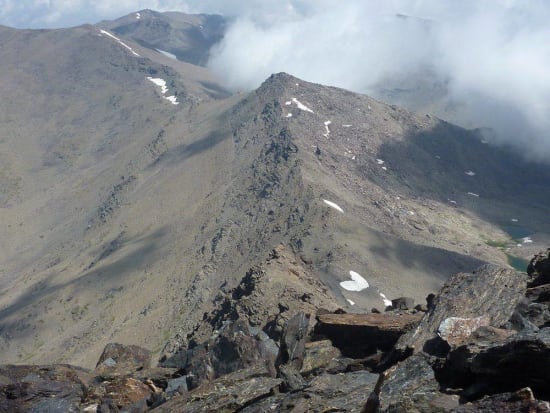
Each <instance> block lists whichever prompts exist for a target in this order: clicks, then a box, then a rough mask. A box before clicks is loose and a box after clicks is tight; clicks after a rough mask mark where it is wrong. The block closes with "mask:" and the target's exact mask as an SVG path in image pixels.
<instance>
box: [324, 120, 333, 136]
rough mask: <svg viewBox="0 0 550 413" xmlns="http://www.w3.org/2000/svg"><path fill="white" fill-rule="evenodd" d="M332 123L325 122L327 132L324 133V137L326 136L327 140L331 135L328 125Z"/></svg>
mask: <svg viewBox="0 0 550 413" xmlns="http://www.w3.org/2000/svg"><path fill="white" fill-rule="evenodd" d="M331 123H332V122H331V121H330V120H327V121H326V122H325V131H326V132H325V133H323V136H324V137H325V138H328V136H329V135H330V129H329V127H328V125H330V124H331Z"/></svg>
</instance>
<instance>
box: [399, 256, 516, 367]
mask: <svg viewBox="0 0 550 413" xmlns="http://www.w3.org/2000/svg"><path fill="white" fill-rule="evenodd" d="M526 278H527V277H526V276H525V275H524V274H522V273H519V272H516V271H514V270H511V269H508V268H501V267H498V266H495V265H490V264H487V265H483V266H481V267H480V268H478V269H477V270H475V271H474V272H473V273H459V274H455V275H453V276H452V277H451V278H450V279H449V281H447V282H446V283H445V285H444V286H443V288H442V289H441V291H440V293H439V294H438V295H437V296H436V297H435V298H434V299H433V301H432V304H431V305H430V306H429V310H428V312H427V313H426V314H425V315H424V317H423V318H422V320H421V321H420V323H419V324H418V326H417V327H416V328H415V329H413V330H412V331H409V332H408V333H407V334H405V335H403V336H402V337H401V338H400V339H399V341H398V342H397V344H396V349H395V350H396V351H395V352H394V354H393V355H392V358H393V359H399V358H401V357H402V356H403V355H404V354H407V353H408V352H410V351H425V352H427V353H430V354H439V353H440V352H441V351H443V352H446V351H448V346H447V345H446V344H445V343H443V342H442V340H441V339H440V338H439V337H438V335H437V330H438V328H439V326H440V325H441V323H442V322H443V320H445V319H447V318H449V317H460V318H476V317H480V316H486V317H487V318H488V320H489V324H490V325H492V326H494V327H500V326H502V325H503V324H504V323H506V322H507V321H508V319H509V318H510V316H511V315H512V313H513V312H514V309H515V307H516V305H517V303H518V302H519V300H520V299H521V298H522V296H523V295H524V294H525V290H526ZM441 343H443V344H445V346H446V347H442V346H441Z"/></svg>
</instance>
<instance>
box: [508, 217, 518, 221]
mask: <svg viewBox="0 0 550 413" xmlns="http://www.w3.org/2000/svg"><path fill="white" fill-rule="evenodd" d="M510 221H512V222H518V219H516V218H512V219H511V220H510Z"/></svg>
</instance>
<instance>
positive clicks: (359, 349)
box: [315, 313, 422, 358]
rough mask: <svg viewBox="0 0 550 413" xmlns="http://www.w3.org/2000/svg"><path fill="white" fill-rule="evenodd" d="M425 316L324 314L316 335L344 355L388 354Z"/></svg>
mask: <svg viewBox="0 0 550 413" xmlns="http://www.w3.org/2000/svg"><path fill="white" fill-rule="evenodd" d="M421 317H422V315H421V314H393V313H384V314H376V313H368V314H323V315H319V316H318V317H317V320H318V323H317V324H316V326H315V335H317V336H322V337H326V338H328V339H330V341H332V343H333V345H334V346H335V347H337V348H338V349H339V350H340V351H341V352H342V354H343V355H344V356H346V357H353V358H362V357H365V356H367V355H370V354H373V353H375V352H376V350H378V349H381V350H384V351H387V350H389V349H391V347H392V346H393V345H394V344H395V342H396V341H397V339H398V338H399V337H400V336H401V335H403V334H404V333H406V332H407V331H410V330H411V329H413V328H414V327H416V325H417V324H418V322H419V321H420V318H421Z"/></svg>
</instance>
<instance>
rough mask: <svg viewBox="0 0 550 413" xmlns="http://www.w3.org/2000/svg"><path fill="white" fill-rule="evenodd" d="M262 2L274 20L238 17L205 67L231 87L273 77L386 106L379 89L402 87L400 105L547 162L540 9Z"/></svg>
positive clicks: (549, 105) (545, 44)
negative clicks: (477, 129)
mask: <svg viewBox="0 0 550 413" xmlns="http://www.w3.org/2000/svg"><path fill="white" fill-rule="evenodd" d="M266 3H269V5H271V6H274V5H275V4H274V3H276V4H277V5H281V7H280V8H279V9H278V14H277V18H276V19H265V18H263V17H262V16H265V13H266V12H268V13H277V9H276V8H269V7H268V5H265V4H264V5H263V6H262V7H263V9H264V10H262V13H255V10H254V9H247V10H242V15H239V17H238V18H237V20H236V21H235V22H234V23H233V25H232V26H231V27H230V29H229V31H228V33H227V35H226V37H225V39H224V40H223V42H222V43H220V44H219V45H218V46H217V47H216V48H215V49H214V53H213V55H212V58H211V60H210V62H209V66H210V67H211V68H212V69H213V70H214V71H216V72H217V73H218V74H219V76H221V77H222V78H223V79H224V81H225V82H226V83H227V84H228V85H229V86H230V87H232V88H233V89H235V90H239V89H244V90H248V89H252V88H255V87H257V86H258V85H259V84H260V83H261V82H262V81H263V80H264V79H265V78H266V77H268V76H269V75H270V74H271V73H274V72H279V71H285V72H288V73H291V74H293V75H295V76H297V77H300V78H303V79H305V80H309V81H313V82H319V83H324V84H330V85H335V86H340V87H344V88H347V89H351V90H355V91H359V92H364V93H369V94H375V95H376V94H378V95H383V96H386V97H388V98H389V96H390V94H389V93H386V95H384V93H382V92H383V91H384V90H385V91H386V92H388V90H387V89H392V88H394V89H397V88H405V89H407V88H408V89H411V90H413V91H414V93H416V94H417V95H416V96H414V97H411V96H409V95H408V96H406V97H405V98H403V99H402V100H403V103H405V104H407V103H409V104H412V106H414V107H416V108H418V109H424V108H425V109H426V110H430V109H432V110H439V112H440V113H441V114H443V116H447V117H448V118H450V119H451V120H454V121H458V122H460V123H461V124H463V125H467V126H486V127H490V128H492V129H494V130H495V131H496V134H493V135H491V136H492V137H493V139H494V140H496V141H498V142H503V143H509V144H512V145H516V146H521V147H522V149H525V148H524V146H525V145H526V144H528V145H529V148H530V154H531V155H532V156H533V157H538V158H545V157H546V158H548V155H550V133H549V132H548V131H550V72H548V67H550V42H549V41H548V39H550V26H548V23H547V22H548V21H550V20H549V18H550V3H548V2H545V1H542V0H539V1H537V0H517V1H514V0H493V1H481V2H480V1H474V0H464V1H461V2H456V1H450V0H449V1H441V0H424V1H421V0H419V1H388V2H365V1H354V0H348V1H346V2H335V1H329V0H325V1H323V0H321V1H319V0H316V1H305V0H304V1H294V2H286V3H285V2H266ZM234 11H235V9H234ZM257 16H259V17H257ZM269 21H273V22H274V23H272V24H270V23H269ZM390 91H391V90H390ZM418 95H423V96H418ZM393 98H394V99H396V100H399V98H400V97H399V96H398V95H395V94H394V95H393ZM415 99H416V101H415ZM419 102H421V103H423V104H419ZM528 150H529V149H528Z"/></svg>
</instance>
